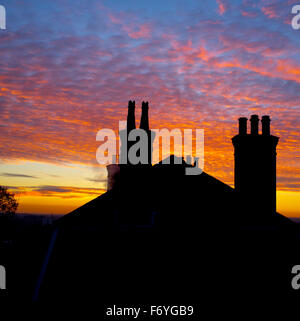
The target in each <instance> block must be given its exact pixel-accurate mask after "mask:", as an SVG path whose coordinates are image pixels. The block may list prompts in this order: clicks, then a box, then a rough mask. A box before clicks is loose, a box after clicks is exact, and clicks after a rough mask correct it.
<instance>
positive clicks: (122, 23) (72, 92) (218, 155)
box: [0, 0, 300, 216]
mask: <svg viewBox="0 0 300 321" xmlns="http://www.w3.org/2000/svg"><path fill="white" fill-rule="evenodd" d="M298 2H299V4H300V1H298ZM295 3H297V1H274V0H262V1H248V0H241V1H238V0H234V1H227V0H226V1H225V0H216V1H214V0H202V1H200V0H197V1H196V0H164V1H161V0H160V1H158V0H152V1H142V0H126V1H125V0H89V1H75V0H51V1H50V0H43V1H40V0H26V1H25V0H23V1H22V0H1V1H0V4H2V5H4V6H5V8H6V11H7V30H0V57H1V59H0V110H1V118H0V133H1V135H0V146H1V149H0V184H1V185H6V186H8V187H9V188H10V189H11V190H13V191H15V192H16V193H17V194H18V197H19V200H20V208H19V211H20V212H30V213H68V212H69V211H71V210H72V209H74V208H76V207H78V206H79V205H81V204H84V203H85V202H87V201H88V200H90V199H92V198H94V197H96V196H97V195H99V193H103V192H104V191H105V188H106V183H105V178H106V170H105V168H101V167H100V166H99V165H98V164H97V161H96V157H95V155H96V149H97V147H98V146H99V142H97V141H96V134H97V131H98V130H99V129H101V128H112V129H117V126H118V121H119V120H124V119H125V118H126V112H127V101H128V100H129V99H134V100H135V101H136V103H137V106H138V107H139V106H140V104H141V102H142V100H148V101H149V104H150V117H151V127H152V128H162V127H164V128H169V129H172V128H203V129H204V132H205V168H204V170H205V171H206V172H208V173H210V174H212V175H214V176H215V177H217V178H218V179H221V180H222V181H224V182H226V183H228V184H231V185H232V184H233V148H232V144H231V137H232V136H234V135H235V134H236V132H237V118H238V117H241V116H246V117H249V116H250V115H251V114H253V113H256V114H258V115H260V116H262V115H265V114H269V115H270V116H271V118H272V123H271V124H272V133H273V134H275V135H278V136H280V142H279V145H278V172H277V175H278V209H279V211H281V212H282V213H283V214H285V215H288V216H300V152H299V142H300V137H299V123H300V120H299V106H300V30H293V29H292V27H291V23H290V22H291V19H292V17H293V15H292V14H291V9H292V6H293V5H294V4H295ZM137 114H138V115H137V119H139V114H140V111H139V108H138V111H137Z"/></svg>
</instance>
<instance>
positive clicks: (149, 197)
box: [35, 101, 299, 304]
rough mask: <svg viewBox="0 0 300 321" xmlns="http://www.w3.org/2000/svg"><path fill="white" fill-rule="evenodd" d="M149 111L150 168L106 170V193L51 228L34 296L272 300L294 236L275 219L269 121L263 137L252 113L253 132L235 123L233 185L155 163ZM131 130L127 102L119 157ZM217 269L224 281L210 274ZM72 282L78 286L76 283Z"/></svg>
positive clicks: (145, 121)
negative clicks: (229, 291)
mask: <svg viewBox="0 0 300 321" xmlns="http://www.w3.org/2000/svg"><path fill="white" fill-rule="evenodd" d="M148 110H149V105H148V103H147V102H143V104H142V116H141V122H140V128H141V129H144V130H145V131H146V133H147V135H148V142H149V145H148V152H149V153H148V158H147V162H146V164H130V163H129V164H112V165H109V166H108V167H107V170H108V191H107V192H106V193H104V194H103V195H101V196H99V197H97V198H95V199H94V200H92V201H90V202H88V203H86V204H85V205H83V206H81V207H80V208H78V209H76V210H74V211H73V212H71V213H69V214H67V215H65V216H64V217H62V218H61V219H59V220H58V221H57V224H56V227H55V233H56V234H54V236H55V237H54V240H53V239H52V243H51V244H52V247H51V251H50V252H48V253H47V260H48V261H47V262H46V264H44V265H43V266H44V267H45V266H46V267H45V268H44V269H43V273H41V275H40V278H39V282H38V284H37V287H36V289H35V299H36V300H40V301H45V300H47V299H48V298H49V297H51V296H55V297H56V298H57V300H58V299H62V300H65V298H69V299H70V300H71V302H72V304H73V302H75V301H78V300H79V301H82V300H86V301H88V302H94V303H98V304H99V300H100V297H101V300H102V301H101V302H103V304H104V302H106V303H107V302H125V303H129V302H148V303H151V304H152V302H153V300H154V299H153V298H155V301H157V300H158V301H159V300H172V299H173V300H177V301H176V302H186V300H192V301H193V302H198V301H201V299H200V297H201V293H202V295H203V294H204V295H205V297H206V299H207V300H210V299H211V300H212V301H213V302H215V301H214V300H215V299H216V298H215V293H216V289H218V294H219V295H221V296H222V298H223V299H224V298H226V296H227V289H228V288H229V287H230V288H231V289H234V290H233V291H236V292H235V293H244V295H247V296H248V295H249V297H250V296H251V300H252V301H251V302H252V303H253V302H254V301H253V300H256V299H257V298H258V297H259V294H257V293H256V291H257V288H258V287H260V286H261V287H262V288H263V289H264V290H265V291H271V293H273V294H276V293H278V291H289V287H288V285H287V284H286V283H285V281H284V282H283V283H279V281H278V282H277V283H276V284H275V285H274V284H273V281H274V278H275V277H276V275H279V274H280V273H286V270H287V269H288V262H290V261H289V260H284V259H283V258H286V257H287V256H288V255H289V254H288V253H290V254H291V253H295V252H294V251H295V250H296V248H297V246H298V245H299V242H298V235H299V230H298V227H297V226H296V225H295V224H294V223H293V222H292V221H290V220H289V219H287V218H286V217H284V216H282V215H280V214H279V213H277V212H276V145H277V143H278V137H276V136H272V135H271V133H270V118H269V116H263V117H262V133H261V134H259V118H258V116H257V115H252V116H251V119H250V122H251V132H250V133H247V119H246V118H240V119H239V132H238V134H237V135H236V136H234V137H233V138H232V142H233V146H234V152H235V188H232V187H230V186H229V185H227V184H225V183H223V182H221V181H220V180H218V179H216V178H214V177H213V176H211V175H209V174H207V173H205V172H202V174H200V175H190V176H189V175H185V168H186V167H187V166H193V165H191V164H187V163H186V162H185V161H184V160H182V163H181V164H178V162H177V161H176V156H175V155H170V156H169V160H170V164H165V163H164V162H163V161H161V162H159V163H158V164H155V165H153V166H152V165H151V154H152V142H153V137H151V129H150V126H149V116H148ZM133 129H136V124H135V102H133V101H129V105H128V116H127V127H126V129H124V131H126V132H123V133H121V140H122V144H123V147H122V148H123V149H122V148H121V155H120V158H121V159H123V160H124V158H125V156H124V155H125V154H127V152H128V150H129V147H130V146H132V145H131V144H132V141H130V140H127V138H128V134H129V133H130V131H131V130H133ZM124 133H125V134H126V135H124ZM126 137H127V138H126ZM123 157H124V158H123ZM54 243H55V245H53V244H54ZM238 267H240V269H239V268H238ZM220 269H221V271H222V276H223V277H216V275H220V273H221V272H220ZM266 271H268V274H266ZM78 275H81V276H82V275H84V281H82V282H80V283H78V282H77V283H76V284H73V282H74V280H75V279H78ZM245 275H246V276H247V277H246V278H245ZM241 280H243V282H242V283H241ZM241 284H243V286H245V289H244V288H241ZM244 290H245V291H244ZM78 291H79V292H78ZM243 291H244V292H243ZM272 291H273V292H272ZM78 293H84V295H83V296H82V295H81V296H80V298H79V297H78ZM95 293H97V296H96V297H95ZM195 293H196V294H195ZM197 293H198V294H197ZM253 293H255V296H253ZM268 293H269V292H268ZM262 295H265V292H263V291H262ZM241 298H242V297H240V296H238V297H236V298H235V300H241ZM253 298H254V299H253ZM151 300H152V301H151ZM161 302H162V301H161ZM164 302H165V301H164ZM190 302H191V301H190ZM236 302H238V301H236ZM242 303H243V302H242Z"/></svg>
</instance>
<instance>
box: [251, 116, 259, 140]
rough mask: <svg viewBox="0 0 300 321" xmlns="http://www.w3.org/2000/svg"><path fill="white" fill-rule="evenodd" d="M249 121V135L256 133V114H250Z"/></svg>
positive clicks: (257, 120) (257, 119)
mask: <svg viewBox="0 0 300 321" xmlns="http://www.w3.org/2000/svg"><path fill="white" fill-rule="evenodd" d="M250 122H251V135H258V122H259V118H258V115H252V116H251V118H250Z"/></svg>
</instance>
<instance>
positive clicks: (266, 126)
mask: <svg viewBox="0 0 300 321" xmlns="http://www.w3.org/2000/svg"><path fill="white" fill-rule="evenodd" d="M270 122H271V119H270V116H267V115H265V116H262V118H261V123H262V134H263V135H264V136H270Z"/></svg>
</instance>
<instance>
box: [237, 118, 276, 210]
mask: <svg viewBox="0 0 300 321" xmlns="http://www.w3.org/2000/svg"><path fill="white" fill-rule="evenodd" d="M250 122H251V132H250V134H248V133H247V118H244V117H242V118H239V133H238V135H236V136H234V137H233V138H232V143H233V146H234V165H235V166H234V184H235V190H236V191H237V192H238V193H240V194H241V195H242V197H243V199H246V200H247V201H248V202H249V203H248V204H246V205H245V206H250V204H254V210H255V211H256V212H257V211H258V212H261V214H263V215H270V214H275V213H276V146H277V144H278V140H279V138H278V137H276V136H273V135H271V134H270V117H269V116H263V117H262V120H261V123H262V134H259V117H258V115H252V116H251V118H250ZM241 214H242V213H241Z"/></svg>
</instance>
